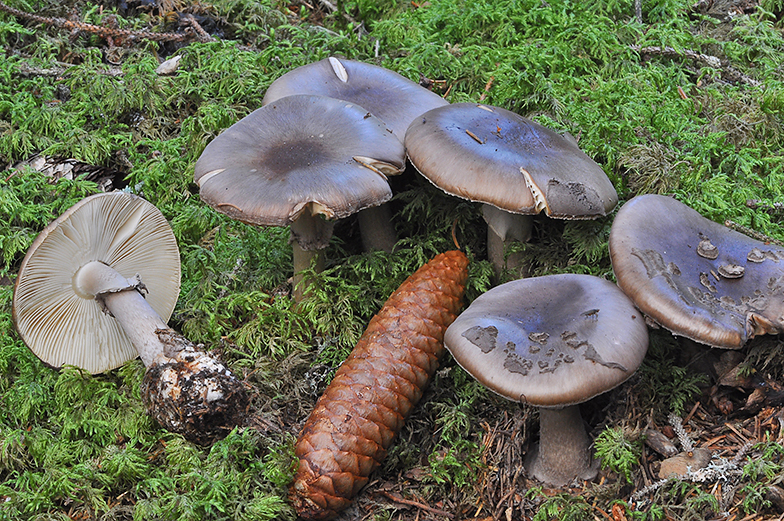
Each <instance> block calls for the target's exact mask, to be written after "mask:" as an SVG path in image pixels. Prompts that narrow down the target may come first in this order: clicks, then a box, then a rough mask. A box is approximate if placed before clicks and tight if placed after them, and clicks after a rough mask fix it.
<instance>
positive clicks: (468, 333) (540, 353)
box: [444, 274, 648, 407]
mask: <svg viewBox="0 0 784 521" xmlns="http://www.w3.org/2000/svg"><path fill="white" fill-rule="evenodd" d="M444 345H445V346H446V348H447V349H449V351H450V352H451V353H452V356H454V358H455V360H456V361H457V363H458V364H460V366H461V367H463V368H464V369H465V370H466V371H467V372H468V373H470V374H471V375H472V376H473V377H474V378H476V379H477V380H479V381H480V382H481V383H482V384H484V385H485V387H487V388H489V389H491V390H493V391H495V392H496V393H498V394H500V395H501V396H503V397H505V398H507V399H510V400H514V401H519V402H523V403H527V404H530V405H535V406H539V407H563V406H566V405H572V404H576V403H581V402H584V401H586V400H589V399H590V398H592V397H594V396H596V395H598V394H600V393H603V392H605V391H608V390H610V389H612V388H614V387H616V386H617V385H619V384H620V383H621V382H623V381H624V380H626V379H627V378H629V377H630V376H631V375H632V373H634V371H635V370H636V369H637V367H638V366H639V365H640V363H641V362H642V359H643V357H644V356H645V352H646V351H647V349H648V330H647V328H646V327H645V321H644V320H643V318H642V315H641V314H640V313H639V312H638V311H637V310H636V309H635V308H634V305H633V304H632V302H631V301H630V300H629V298H628V297H627V296H626V295H624V294H623V292H622V291H621V290H620V289H619V288H618V287H617V286H616V285H615V284H613V283H611V282H608V281H606V280H604V279H601V278H599V277H594V276H591V275H574V274H562V275H547V276H544V277H534V278H528V279H519V280H514V281H511V282H507V283H505V284H501V285H500V286H496V287H495V288H493V289H491V290H490V291H488V292H486V293H484V294H483V295H481V296H479V297H478V298H477V299H476V300H474V301H473V302H472V303H471V305H470V306H469V307H468V308H467V309H466V310H465V311H463V312H462V313H461V314H460V316H458V317H457V319H456V320H455V321H454V322H453V323H452V325H451V326H449V328H448V329H447V331H446V336H445V337H444Z"/></svg>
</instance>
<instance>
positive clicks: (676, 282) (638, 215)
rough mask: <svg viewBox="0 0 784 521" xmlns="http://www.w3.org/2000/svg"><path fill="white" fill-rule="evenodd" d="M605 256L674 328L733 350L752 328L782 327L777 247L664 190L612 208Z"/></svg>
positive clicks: (654, 314) (783, 287) (644, 305)
mask: <svg viewBox="0 0 784 521" xmlns="http://www.w3.org/2000/svg"><path fill="white" fill-rule="evenodd" d="M610 259H611V261H612V266H613V271H614V273H615V276H616V278H617V280H618V285H619V286H620V287H621V289H622V290H623V291H624V292H626V294H627V295H629V297H631V299H632V300H633V301H634V303H635V304H636V305H637V307H638V308H640V311H642V312H643V313H645V314H646V315H648V316H649V317H650V318H652V319H653V320H654V321H655V322H657V323H658V324H660V325H661V326H663V327H665V328H666V329H668V330H670V331H672V332H673V333H675V334H676V335H681V336H684V337H687V338H690V339H692V340H695V341H697V342H701V343H703V344H708V345H710V346H713V347H720V348H724V349H740V348H741V347H743V345H744V344H745V343H746V342H747V341H748V340H749V339H751V338H754V337H755V336H756V335H762V334H777V333H781V332H783V331H784V262H782V261H784V248H781V247H775V246H773V245H769V244H765V243H763V242H760V241H757V240H754V239H752V238H750V237H747V236H745V235H743V234H741V233H738V232H736V231H734V230H730V229H729V228H726V227H725V226H722V225H720V224H718V223H715V222H713V221H711V220H710V219H707V218H705V217H703V216H702V215H700V214H699V213H698V212H696V211H695V210H693V209H691V208H689V207H688V206H686V205H685V204H683V203H681V202H679V201H677V200H675V199H673V198H671V197H666V196H661V195H641V196H637V197H635V198H633V199H631V200H630V201H629V202H627V203H626V204H625V205H624V206H623V207H622V208H621V209H620V210H619V211H618V215H617V216H616V217H615V220H614V221H613V225H612V229H611V231H610Z"/></svg>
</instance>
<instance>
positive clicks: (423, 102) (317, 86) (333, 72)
mask: <svg viewBox="0 0 784 521" xmlns="http://www.w3.org/2000/svg"><path fill="white" fill-rule="evenodd" d="M293 94H318V95H322V96H329V97H331V98H337V99H342V100H346V101H350V102H352V103H356V104H357V105H360V106H361V107H364V108H365V109H366V110H368V111H369V112H370V113H371V114H373V115H374V116H376V117H378V118H380V119H381V120H382V121H383V122H384V123H386V124H387V125H388V126H389V128H390V129H391V130H392V132H394V134H395V135H396V136H398V139H400V141H403V137H404V136H405V134H406V129H407V128H408V125H409V124H410V123H411V122H412V121H413V120H414V118H416V117H417V116H419V115H420V114H422V113H424V112H427V111H428V110H430V109H432V108H435V107H440V106H442V105H447V104H448V102H447V101H446V100H444V99H443V98H442V97H441V96H439V95H437V94H434V93H433V92H431V91H429V90H427V89H426V88H424V87H422V86H421V85H419V84H417V83H414V82H413V81H411V80H409V79H408V78H405V77H403V76H401V75H400V74H398V73H396V72H394V71H391V70H389V69H385V68H384V67H378V66H376V65H371V64H369V63H363V62H358V61H354V60H347V59H345V58H334V57H330V58H326V59H324V60H321V61H318V62H314V63H310V64H308V65H303V66H302V67H297V68H296V69H294V70H292V71H289V72H287V73H286V74H284V75H283V76H281V77H280V78H278V79H277V80H275V81H273V82H272V84H271V85H270V86H269V88H268V89H267V92H266V93H265V94H264V99H263V100H262V104H264V105H266V104H268V103H271V102H273V101H275V100H278V99H280V98H282V97H284V96H291V95H293Z"/></svg>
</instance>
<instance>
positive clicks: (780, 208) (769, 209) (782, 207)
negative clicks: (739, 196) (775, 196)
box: [746, 199, 784, 215]
mask: <svg viewBox="0 0 784 521" xmlns="http://www.w3.org/2000/svg"><path fill="white" fill-rule="evenodd" d="M746 206H747V207H749V208H751V209H752V210H761V211H763V212H765V213H768V214H771V215H774V214H776V215H781V214H784V203H778V202H776V203H771V204H768V203H765V202H763V201H760V200H759V199H749V200H747V201H746Z"/></svg>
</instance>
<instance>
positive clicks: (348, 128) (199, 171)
mask: <svg viewBox="0 0 784 521" xmlns="http://www.w3.org/2000/svg"><path fill="white" fill-rule="evenodd" d="M404 163H405V151H404V149H403V145H402V144H401V143H400V141H399V140H398V139H397V138H395V136H393V135H392V134H391V133H390V132H389V131H388V130H387V128H386V126H385V125H384V124H383V123H382V122H381V120H379V119H378V118H375V117H373V116H371V115H370V114H369V113H368V112H367V110H365V109H363V108H362V107H360V106H358V105H355V104H353V103H349V102H347V101H342V100H337V99H333V98H327V97H325V96H308V95H298V96H289V97H286V98H281V99H279V100H277V101H274V102H271V103H269V104H267V105H264V106H263V107H261V108H260V109H257V110H255V111H254V112H252V113H251V114H249V115H248V116H246V117H245V118H243V119H242V120H240V121H238V122H237V123H235V124H234V125H232V126H231V127H229V128H228V129H226V130H225V131H224V132H223V133H222V134H221V135H219V136H218V137H217V138H215V139H214V140H212V142H210V144H209V145H207V147H206V148H205V149H204V152H203V153H202V155H201V157H199V160H198V161H197V162H196V168H195V172H194V179H195V180H196V183H197V184H198V185H199V188H200V194H201V198H202V200H204V202H206V203H207V204H209V205H210V206H212V207H213V208H215V209H216V210H218V211H219V212H221V213H225V214H226V215H228V216H230V217H232V218H234V219H238V220H240V221H243V222H246V223H249V224H255V225H262V226H291V242H292V247H293V250H294V273H295V281H297V280H300V279H298V277H299V275H297V274H298V273H299V272H301V271H302V270H304V269H307V268H309V267H310V266H311V262H313V259H314V258H315V259H316V261H315V262H316V268H317V269H320V266H321V262H322V258H323V256H322V254H323V249H324V248H326V246H327V245H328V244H329V240H330V238H331V237H332V226H333V223H334V219H342V218H344V217H348V216H349V215H351V214H353V213H356V212H359V211H360V210H363V209H365V208H369V207H373V206H377V205H379V204H382V203H384V202H386V201H388V200H389V199H390V198H391V197H392V190H391V188H390V187H389V183H388V182H387V176H388V175H394V174H398V173H400V172H401V171H402V170H403V167H404ZM362 233H363V234H365V233H370V234H374V233H376V232H375V231H374V230H368V229H364V228H363V230H362ZM295 288H296V283H295ZM301 296H302V289H301V288H300V289H299V290H295V297H296V298H298V299H299V298H301Z"/></svg>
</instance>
